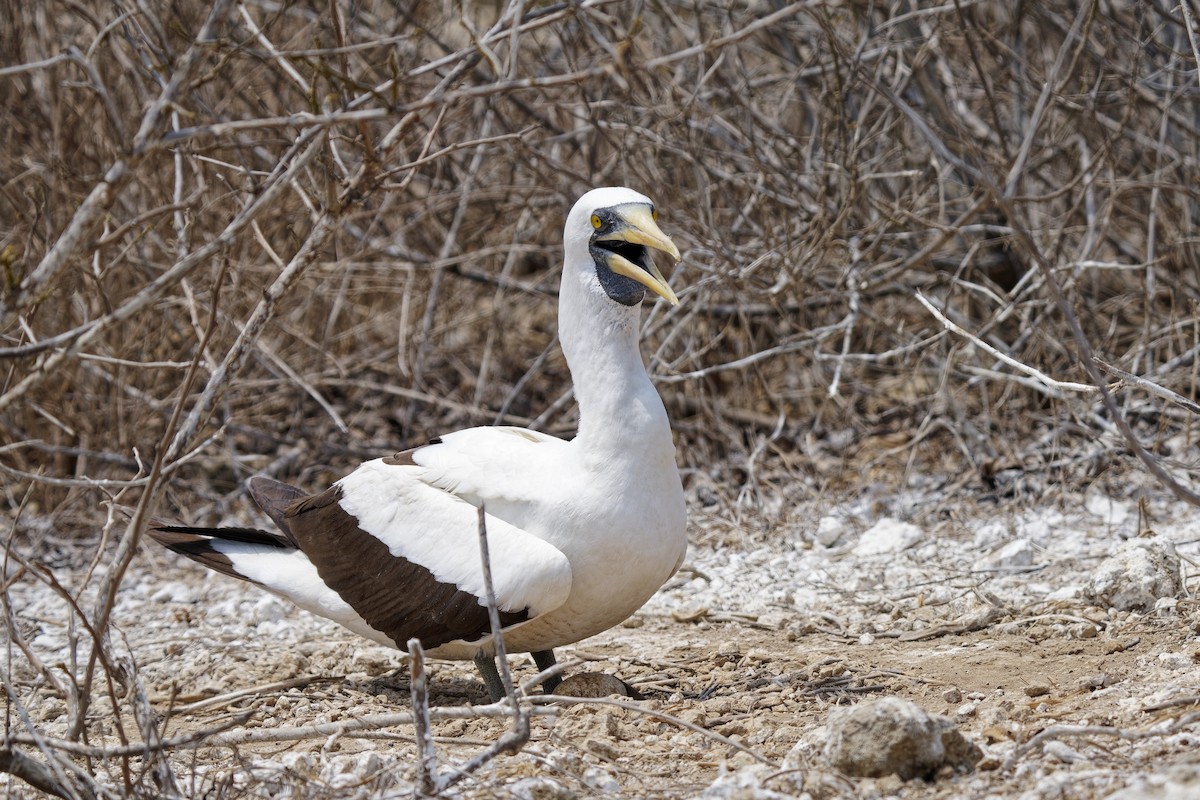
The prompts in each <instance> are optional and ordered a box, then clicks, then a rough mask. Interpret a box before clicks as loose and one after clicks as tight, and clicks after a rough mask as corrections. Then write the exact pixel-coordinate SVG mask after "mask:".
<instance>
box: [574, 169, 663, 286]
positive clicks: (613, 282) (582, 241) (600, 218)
mask: <svg viewBox="0 0 1200 800" xmlns="http://www.w3.org/2000/svg"><path fill="white" fill-rule="evenodd" d="M564 242H565V246H566V250H567V252H566V256H567V259H566V260H567V264H568V265H581V266H582V267H583V268H584V269H588V268H591V269H594V270H595V279H596V282H597V283H598V285H599V287H600V288H601V289H602V290H603V291H604V293H605V294H606V295H608V297H609V298H610V299H612V300H614V301H616V302H617V303H620V304H621V305H624V306H634V305H637V304H638V303H640V302H641V301H642V300H643V299H645V296H646V292H647V290H649V291H650V292H653V293H654V294H656V295H658V296H659V297H661V298H663V299H664V300H666V301H667V302H668V303H670V304H671V305H678V304H679V298H678V297H677V296H676V294H675V292H674V291H672V289H671V287H670V286H668V285H667V280H666V278H664V277H663V274H662V272H661V271H660V270H659V269H658V267H657V266H656V265H655V263H654V257H653V251H656V250H657V251H659V252H661V253H666V254H667V255H669V256H670V257H671V258H672V259H674V260H675V261H679V259H680V256H679V248H678V247H676V246H675V243H674V242H672V241H671V239H670V237H668V236H667V235H666V234H665V233H663V232H662V230H661V229H660V228H659V227H658V212H656V211H655V209H654V203H653V202H651V200H650V198H648V197H646V196H645V195H643V194H639V193H638V192H635V191H633V190H632V189H626V188H624V187H606V188H603V189H593V190H592V191H590V192H588V193H587V194H585V195H584V196H583V197H581V198H579V200H578V201H577V202H576V203H575V206H574V207H573V208H572V209H571V213H570V214H569V215H568V216H567V224H566V229H565V231H564Z"/></svg>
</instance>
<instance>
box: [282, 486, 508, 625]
mask: <svg viewBox="0 0 1200 800" xmlns="http://www.w3.org/2000/svg"><path fill="white" fill-rule="evenodd" d="M341 497H342V491H341V488H340V487H338V486H333V487H331V488H330V489H328V490H327V491H325V492H322V493H321V494H319V495H314V496H312V497H308V498H305V499H303V500H300V501H298V502H296V503H293V504H292V505H291V506H289V507H288V509H287V512H286V517H287V525H288V528H289V530H290V531H291V533H292V537H293V538H294V539H295V541H296V544H297V545H298V546H299V547H300V549H301V550H303V551H304V554H305V555H306V556H308V558H309V560H310V561H312V563H313V564H314V565H315V566H316V568H317V572H318V573H319V574H320V576H321V580H322V581H324V582H325V584H326V585H328V586H329V587H330V588H331V589H333V590H334V591H335V592H337V593H338V595H340V596H341V598H342V599H343V600H345V601H346V602H347V603H349V604H350V606H351V607H352V608H353V609H354V610H355V611H356V612H358V615H359V616H361V617H362V618H363V619H364V620H366V622H367V624H369V625H370V626H371V627H372V628H375V629H376V630H378V631H381V632H382V633H384V634H385V635H387V636H388V637H389V638H390V639H392V641H394V642H395V643H396V645H397V646H398V647H400V648H404V647H405V645H406V644H407V642H408V640H409V639H412V638H416V639H420V640H421V644H422V645H424V646H425V647H427V648H433V647H437V646H438V645H441V644H445V643H446V642H451V641H454V640H456V639H464V640H466V641H473V640H475V639H478V638H480V637H481V636H483V635H484V634H486V633H487V632H488V631H489V630H490V625H489V623H488V612H487V608H486V607H484V605H483V604H482V603H481V602H480V600H479V598H477V597H476V596H475V595H473V594H471V593H469V592H463V591H460V590H459V589H458V587H456V586H454V585H453V584H449V583H440V582H439V581H438V580H437V579H436V578H434V576H433V573H431V572H430V571H429V570H428V569H426V568H425V567H423V566H421V565H420V564H415V563H413V562H411V561H408V560H407V559H404V558H399V557H397V556H394V555H392V553H391V552H390V551H389V550H388V548H387V545H385V544H384V543H383V542H381V541H380V540H379V539H377V538H375V537H374V536H372V535H371V534H369V533H367V532H366V531H364V530H363V529H362V528H360V527H359V525H358V520H357V519H356V518H355V517H354V516H353V515H351V514H349V513H347V512H346V511H345V509H343V508H342V506H341V504H340V502H339V501H340V500H341ZM527 619H529V613H528V610H522V611H519V612H507V611H501V612H500V622H501V625H503V626H508V625H514V624H516V623H518V622H524V621H525V620H527Z"/></svg>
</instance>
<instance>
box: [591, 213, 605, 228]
mask: <svg viewBox="0 0 1200 800" xmlns="http://www.w3.org/2000/svg"><path fill="white" fill-rule="evenodd" d="M603 224H604V222H603V221H601V219H600V215H599V214H592V227H593V228H595V229H596V230H599V229H600V226H601V225H603Z"/></svg>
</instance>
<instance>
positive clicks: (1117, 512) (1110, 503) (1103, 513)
mask: <svg viewBox="0 0 1200 800" xmlns="http://www.w3.org/2000/svg"><path fill="white" fill-rule="evenodd" d="M1083 507H1084V508H1085V509H1086V510H1087V512H1088V513H1089V514H1091V515H1092V516H1095V517H1099V518H1100V519H1101V521H1103V522H1104V523H1105V524H1106V525H1111V526H1112V527H1114V528H1116V527H1119V526H1120V525H1121V524H1123V523H1124V522H1125V520H1127V519H1129V508H1128V507H1127V506H1126V505H1125V504H1124V503H1122V502H1120V501H1118V500H1114V499H1112V498H1111V497H1109V496H1108V495H1106V494H1103V493H1101V492H1098V491H1092V492H1088V494H1087V497H1085V498H1084V500H1083Z"/></svg>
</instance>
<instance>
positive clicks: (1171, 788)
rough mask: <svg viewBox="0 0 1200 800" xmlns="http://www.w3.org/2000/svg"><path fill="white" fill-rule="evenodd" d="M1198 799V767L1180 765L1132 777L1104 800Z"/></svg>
mask: <svg viewBox="0 0 1200 800" xmlns="http://www.w3.org/2000/svg"><path fill="white" fill-rule="evenodd" d="M1197 797H1200V767H1198V766H1197V765H1195V764H1181V765H1179V766H1175V767H1170V768H1167V769H1165V770H1164V771H1162V772H1156V773H1154V774H1152V775H1134V776H1132V777H1131V779H1130V782H1129V784H1128V785H1127V786H1126V787H1125V788H1124V789H1121V790H1120V791H1117V792H1113V793H1112V794H1110V795H1107V796H1106V797H1105V798H1104V800H1195V798H1197Z"/></svg>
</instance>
